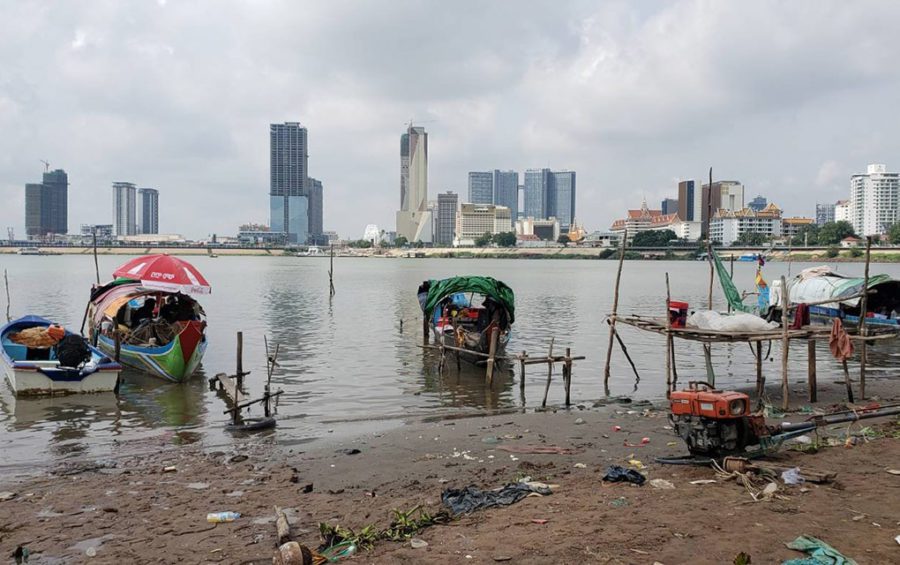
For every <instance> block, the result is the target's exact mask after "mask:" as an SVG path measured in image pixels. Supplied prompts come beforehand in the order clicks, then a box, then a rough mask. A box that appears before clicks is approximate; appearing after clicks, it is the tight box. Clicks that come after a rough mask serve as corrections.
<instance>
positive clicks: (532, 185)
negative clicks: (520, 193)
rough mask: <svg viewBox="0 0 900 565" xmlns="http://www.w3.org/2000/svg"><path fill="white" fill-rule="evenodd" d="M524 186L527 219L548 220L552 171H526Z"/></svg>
mask: <svg viewBox="0 0 900 565" xmlns="http://www.w3.org/2000/svg"><path fill="white" fill-rule="evenodd" d="M524 185H525V188H524V193H525V195H524V202H523V204H524V208H525V217H526V218H537V219H543V218H546V217H547V216H548V214H547V212H548V207H547V206H548V205H547V193H548V192H549V187H550V169H528V170H526V171H525V183H524Z"/></svg>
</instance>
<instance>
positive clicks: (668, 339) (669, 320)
mask: <svg viewBox="0 0 900 565" xmlns="http://www.w3.org/2000/svg"><path fill="white" fill-rule="evenodd" d="M671 303H672V293H671V291H670V290H669V273H666V398H669V396H670V395H671V393H672V345H673V343H672V311H671Z"/></svg>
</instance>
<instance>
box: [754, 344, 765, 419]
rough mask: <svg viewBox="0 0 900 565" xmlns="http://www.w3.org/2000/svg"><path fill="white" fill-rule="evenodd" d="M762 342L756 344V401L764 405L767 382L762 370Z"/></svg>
mask: <svg viewBox="0 0 900 565" xmlns="http://www.w3.org/2000/svg"><path fill="white" fill-rule="evenodd" d="M762 361H763V359H762V341H757V342H756V399H757V402H759V403H760V404H761V403H762V397H763V394H764V393H765V391H766V380H765V378H764V377H763V370H762Z"/></svg>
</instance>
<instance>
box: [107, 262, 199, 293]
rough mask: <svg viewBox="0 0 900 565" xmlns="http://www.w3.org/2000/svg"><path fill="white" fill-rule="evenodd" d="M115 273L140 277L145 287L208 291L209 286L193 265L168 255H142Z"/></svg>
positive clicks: (187, 291)
mask: <svg viewBox="0 0 900 565" xmlns="http://www.w3.org/2000/svg"><path fill="white" fill-rule="evenodd" d="M113 276H114V277H121V278H124V279H133V280H139V281H141V284H142V285H143V286H145V287H147V288H152V289H156V290H162V291H165V292H183V293H184V294H209V293H210V292H212V289H211V288H210V286H209V283H208V282H206V279H205V278H203V275H201V274H200V271H198V270H197V268H196V267H194V266H193V265H191V264H190V263H188V262H187V261H184V260H182V259H179V258H178V257H172V256H171V255H145V256H143V257H138V258H137V259H132V260H131V261H129V262H127V263H125V264H124V265H122V266H121V267H119V268H118V269H116V270H115V272H113Z"/></svg>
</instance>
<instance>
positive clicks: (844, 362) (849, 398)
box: [841, 359, 854, 404]
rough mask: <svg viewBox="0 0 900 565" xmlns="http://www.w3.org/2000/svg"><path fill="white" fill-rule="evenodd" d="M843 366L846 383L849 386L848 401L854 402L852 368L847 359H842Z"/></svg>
mask: <svg viewBox="0 0 900 565" xmlns="http://www.w3.org/2000/svg"><path fill="white" fill-rule="evenodd" d="M841 367H842V368H843V369H844V384H845V385H846V386H847V402H849V403H850V404H853V402H854V400H853V387H852V386H850V369H849V368H848V367H847V360H846V359H841Z"/></svg>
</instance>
